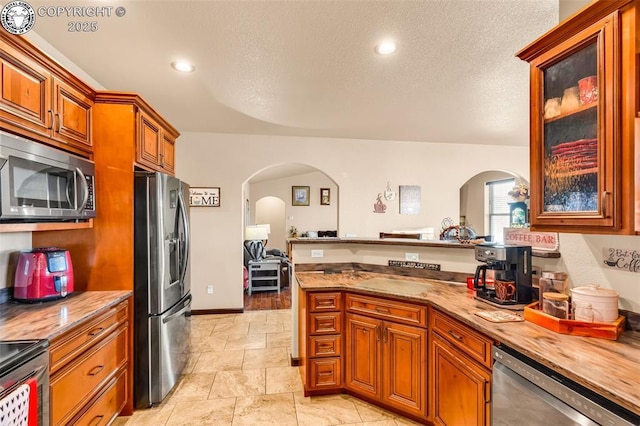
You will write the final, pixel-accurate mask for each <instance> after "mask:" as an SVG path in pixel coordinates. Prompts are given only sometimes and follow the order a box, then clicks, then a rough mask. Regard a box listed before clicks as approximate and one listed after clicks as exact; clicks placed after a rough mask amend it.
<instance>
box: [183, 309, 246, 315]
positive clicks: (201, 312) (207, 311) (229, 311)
mask: <svg viewBox="0 0 640 426" xmlns="http://www.w3.org/2000/svg"><path fill="white" fill-rule="evenodd" d="M242 313H244V308H236V309H192V310H191V315H216V314H242Z"/></svg>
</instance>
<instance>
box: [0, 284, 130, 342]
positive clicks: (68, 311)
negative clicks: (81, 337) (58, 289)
mask: <svg viewBox="0 0 640 426" xmlns="http://www.w3.org/2000/svg"><path fill="white" fill-rule="evenodd" d="M132 294H133V293H132V292H131V291H126V290H122V291H87V292H77V293H72V294H71V295H69V296H68V297H66V298H64V299H60V300H56V301H50V302H42V303H33V304H26V303H18V302H15V301H10V302H7V303H5V304H2V305H0V341H2V340H28V339H49V340H51V339H53V338H55V337H56V336H59V335H61V334H62V333H64V332H65V331H67V330H69V329H71V328H73V327H74V326H75V325H77V324H79V323H81V322H82V321H84V320H85V319H86V318H87V317H89V316H93V315H97V314H100V313H101V312H105V311H107V310H108V309H109V308H111V307H112V306H115V305H117V304H118V303H120V302H122V301H123V300H126V299H127V298H128V297H129V296H131V295H132Z"/></svg>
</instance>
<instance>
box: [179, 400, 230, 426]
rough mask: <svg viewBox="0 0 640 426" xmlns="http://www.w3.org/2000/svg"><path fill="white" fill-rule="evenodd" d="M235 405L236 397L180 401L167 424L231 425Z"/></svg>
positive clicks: (184, 425) (182, 425)
mask: <svg viewBox="0 0 640 426" xmlns="http://www.w3.org/2000/svg"><path fill="white" fill-rule="evenodd" d="M235 405H236V399H235V398H224V399H214V400H210V401H206V402H202V401H197V402H180V403H178V404H176V406H175V408H174V409H173V413H171V416H170V417H169V420H168V421H167V423H166V425H167V426H169V425H171V426H178V425H180V426H187V425H189V426H202V425H210V426H217V425H220V426H223V425H224V426H227V425H231V422H232V421H233V410H234V408H235Z"/></svg>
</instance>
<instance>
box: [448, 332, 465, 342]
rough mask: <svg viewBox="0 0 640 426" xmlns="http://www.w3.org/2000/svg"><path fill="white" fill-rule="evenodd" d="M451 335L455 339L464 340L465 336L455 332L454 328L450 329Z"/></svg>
mask: <svg viewBox="0 0 640 426" xmlns="http://www.w3.org/2000/svg"><path fill="white" fill-rule="evenodd" d="M449 335H450V336H451V337H453V338H454V339H456V340H457V341H459V342H462V339H463V337H462V336H460V335H458V334H456V333H454V332H453V330H449Z"/></svg>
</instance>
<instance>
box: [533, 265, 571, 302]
mask: <svg viewBox="0 0 640 426" xmlns="http://www.w3.org/2000/svg"><path fill="white" fill-rule="evenodd" d="M538 286H539V288H540V293H539V294H544V293H561V294H566V295H567V296H568V295H569V282H568V281H567V274H566V273H565V272H555V271H542V274H540V280H539V281H538Z"/></svg>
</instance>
